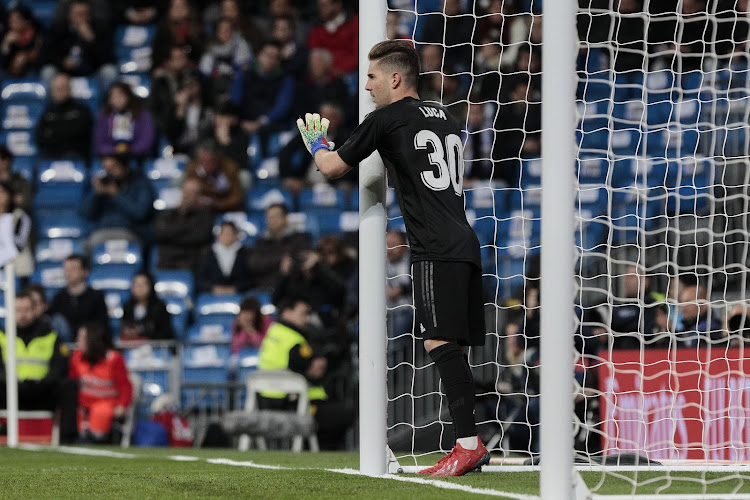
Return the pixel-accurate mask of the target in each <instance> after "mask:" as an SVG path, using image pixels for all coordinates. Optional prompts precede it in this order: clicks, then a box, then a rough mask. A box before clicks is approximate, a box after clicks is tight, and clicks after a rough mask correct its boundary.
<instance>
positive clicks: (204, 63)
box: [199, 18, 253, 104]
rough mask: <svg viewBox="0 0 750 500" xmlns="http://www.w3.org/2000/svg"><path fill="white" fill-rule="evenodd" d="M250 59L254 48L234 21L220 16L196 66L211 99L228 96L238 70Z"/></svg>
mask: <svg viewBox="0 0 750 500" xmlns="http://www.w3.org/2000/svg"><path fill="white" fill-rule="evenodd" d="M252 60H253V50H252V49H251V48H250V45H249V44H248V43H247V41H246V40H245V39H244V38H243V37H242V34H241V33H240V31H239V29H238V28H237V26H235V24H234V22H233V21H231V20H229V19H226V18H222V19H219V21H218V22H217V23H216V29H215V30H214V39H213V40H212V41H211V42H210V43H209V45H208V47H207V48H206V51H205V52H204V53H203V57H202V58H201V60H200V65H199V69H200V72H201V74H202V75H203V78H205V80H206V81H207V82H208V91H209V93H210V95H211V96H213V98H212V101H213V102H215V103H218V104H221V103H223V102H225V101H226V100H228V99H229V90H230V89H231V87H232V82H233V81H234V77H235V75H236V73H237V72H239V71H245V70H246V69H247V68H248V66H249V65H250V63H251V62H252Z"/></svg>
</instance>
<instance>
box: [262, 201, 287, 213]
mask: <svg viewBox="0 0 750 500" xmlns="http://www.w3.org/2000/svg"><path fill="white" fill-rule="evenodd" d="M274 207H275V208H280V209H281V211H282V212H284V215H289V207H287V206H286V203H280V202H279V203H271V204H270V205H268V206H267V207H266V210H265V211H266V212H268V211H269V210H271V209H272V208H274Z"/></svg>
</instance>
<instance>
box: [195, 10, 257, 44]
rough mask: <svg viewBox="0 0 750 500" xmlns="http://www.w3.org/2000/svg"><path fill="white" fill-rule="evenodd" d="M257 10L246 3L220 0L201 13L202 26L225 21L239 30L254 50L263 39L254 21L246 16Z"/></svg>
mask: <svg viewBox="0 0 750 500" xmlns="http://www.w3.org/2000/svg"><path fill="white" fill-rule="evenodd" d="M254 10H257V9H255V8H253V6H252V5H249V4H248V2H240V1H239V0H220V1H218V2H213V5H209V6H207V7H206V8H205V9H204V11H203V24H204V25H206V26H213V25H215V24H216V23H217V22H218V21H219V19H227V20H229V21H231V22H232V24H233V25H234V26H235V27H236V28H237V29H238V30H239V33H240V35H242V38H244V39H245V40H246V41H247V42H248V43H249V44H250V46H251V48H253V49H255V48H257V47H259V46H260V41H261V40H263V39H265V38H270V37H263V36H262V35H261V32H260V31H258V28H257V26H256V23H255V22H254V20H252V19H250V17H249V16H248V15H247V14H248V12H249V11H254Z"/></svg>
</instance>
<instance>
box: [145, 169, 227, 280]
mask: <svg viewBox="0 0 750 500" xmlns="http://www.w3.org/2000/svg"><path fill="white" fill-rule="evenodd" d="M200 194H201V183H200V181H199V180H198V179H185V180H184V181H183V183H182V199H181V200H180V206H179V207H177V208H173V209H170V210H164V211H163V212H159V213H157V215H156V218H155V219H154V229H153V234H154V241H155V242H156V243H157V244H158V245H159V261H158V267H159V269H187V270H190V271H195V270H196V269H197V268H198V263H199V262H200V259H201V258H202V257H203V255H204V254H205V253H206V251H207V250H208V247H209V246H210V245H211V242H212V241H213V238H212V234H211V231H212V229H213V226H214V215H213V213H212V212H211V211H210V210H205V209H204V208H203V207H202V206H201V204H200Z"/></svg>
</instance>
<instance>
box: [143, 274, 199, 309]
mask: <svg viewBox="0 0 750 500" xmlns="http://www.w3.org/2000/svg"><path fill="white" fill-rule="evenodd" d="M153 276H154V290H155V291H156V294H157V295H159V297H161V298H162V299H164V300H166V299H173V298H174V299H181V300H182V301H183V302H186V303H192V302H193V300H194V299H195V277H194V275H193V273H192V272H191V271H185V270H180V269H160V270H157V271H154V273H153Z"/></svg>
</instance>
